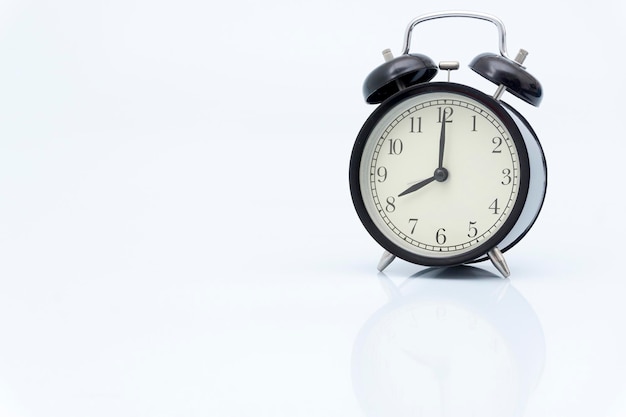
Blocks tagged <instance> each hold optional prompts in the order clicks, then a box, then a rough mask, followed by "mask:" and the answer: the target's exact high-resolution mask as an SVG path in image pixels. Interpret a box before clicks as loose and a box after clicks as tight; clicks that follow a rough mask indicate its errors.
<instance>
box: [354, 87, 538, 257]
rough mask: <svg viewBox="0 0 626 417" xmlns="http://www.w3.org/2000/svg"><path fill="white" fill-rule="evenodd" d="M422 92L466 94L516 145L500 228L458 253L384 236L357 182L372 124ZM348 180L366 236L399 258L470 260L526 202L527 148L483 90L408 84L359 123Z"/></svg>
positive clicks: (497, 238)
mask: <svg viewBox="0 0 626 417" xmlns="http://www.w3.org/2000/svg"><path fill="white" fill-rule="evenodd" d="M426 93H453V94H458V95H461V96H466V97H469V98H471V99H473V100H476V101H478V102H479V103H480V104H481V105H483V106H485V107H486V108H488V109H489V110H491V111H492V112H493V113H494V114H495V115H496V116H497V117H498V119H499V120H500V122H502V123H503V124H504V126H505V127H506V128H507V129H508V131H509V133H510V134H511V139H512V140H513V143H515V147H516V148H517V153H518V158H519V165H520V178H519V181H520V185H519V189H518V197H517V199H516V200H515V203H514V205H513V208H512V209H511V213H510V214H509V216H508V218H507V219H506V220H505V221H504V224H503V225H502V226H501V227H500V229H499V230H498V231H496V233H494V234H493V236H491V237H489V238H488V239H486V240H485V241H483V242H481V243H479V244H478V245H477V246H476V247H475V248H474V249H472V250H470V251H468V252H465V253H462V254H457V255H451V256H444V257H429V256H424V255H419V254H416V253H414V252H410V251H408V250H406V249H404V248H402V247H400V246H399V245H397V244H395V243H394V242H393V241H392V240H391V239H389V238H388V237H387V236H385V235H384V234H383V232H382V231H381V230H380V229H379V228H378V227H377V226H376V224H375V223H374V221H373V219H372V218H371V216H370V215H369V212H368V211H367V208H366V207H365V202H364V200H363V195H362V192H361V183H360V170H361V161H362V157H363V151H364V148H365V145H366V143H367V139H368V138H369V137H370V135H371V133H372V131H373V130H374V128H375V127H376V125H377V124H378V123H379V122H380V120H381V119H382V118H383V117H384V116H385V115H386V114H387V113H388V112H389V110H391V109H392V108H394V107H395V106H396V105H398V104H400V103H401V102H403V101H405V100H408V99H410V98H412V97H415V96H419V95H422V94H426ZM349 183H350V194H351V196H352V203H353V205H354V207H355V209H356V211H357V214H358V216H359V219H360V220H361V223H362V224H363V226H364V227H365V229H366V230H367V231H368V233H369V234H370V236H372V238H373V239H374V240H375V241H376V242H378V244H379V245H381V246H382V247H383V248H384V249H385V250H387V251H388V252H390V253H392V254H393V255H395V256H397V257H399V258H401V259H404V260H405V261H408V262H411V263H414V264H419V265H424V266H452V265H460V264H463V263H468V262H472V261H475V260H477V259H478V258H480V257H482V256H484V255H485V254H486V253H487V252H488V251H489V250H491V249H493V248H494V247H495V246H497V245H498V244H499V243H500V242H501V241H502V240H503V239H504V238H505V237H506V236H507V235H508V234H509V232H510V231H511V230H512V229H513V227H514V226H515V224H516V223H517V221H518V219H519V217H520V215H521V214H522V210H523V208H524V206H525V204H526V198H527V195H528V190H529V183H530V161H529V158H528V150H527V148H526V143H525V142H524V138H523V136H522V133H521V131H520V129H519V128H518V126H517V123H516V122H515V120H514V119H513V118H512V117H511V116H510V115H509V113H508V112H507V111H506V110H505V108H504V107H503V106H502V104H500V103H499V102H498V101H496V100H495V99H493V98H492V97H490V96H488V95H487V94H485V93H483V92H481V91H479V90H476V89H475V88H473V87H470V86H467V85H463V84H457V83H451V82H433V83H428V84H419V85H415V86H411V87H408V88H406V89H404V90H402V91H399V92H398V93H396V94H394V95H393V96H391V97H389V98H388V99H387V100H385V101H383V102H382V103H381V104H380V105H379V106H378V107H377V108H376V109H374V111H373V112H372V114H371V115H370V116H369V117H368V119H367V120H366V121H365V123H364V124H363V127H362V128H361V130H360V131H359V134H358V135H357V138H356V141H355V143H354V147H353V148H352V154H351V157H350V167H349ZM515 243H517V242H515ZM512 246H513V245H511V246H509V247H507V249H509V248H510V247H512Z"/></svg>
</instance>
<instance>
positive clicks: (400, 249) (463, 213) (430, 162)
mask: <svg viewBox="0 0 626 417" xmlns="http://www.w3.org/2000/svg"><path fill="white" fill-rule="evenodd" d="M449 17H464V18H473V19H480V20H485V21H488V22H491V23H493V24H494V25H495V26H496V27H497V29H498V34H499V49H500V51H499V54H496V53H483V54H480V55H478V56H477V57H476V58H474V59H473V60H472V61H471V62H470V64H469V67H470V68H471V69H472V70H473V71H474V72H476V73H478V74H479V75H481V76H483V77H484V78H486V79H488V80H489V81H491V82H493V83H494V84H496V85H497V89H496V91H495V93H493V94H491V95H489V94H486V93H484V92H482V91H479V90H477V89H475V88H472V87H470V86H467V85H462V84H457V83H453V82H450V81H449V77H450V71H452V70H456V69H458V68H459V64H458V62H454V61H447V62H441V63H439V65H436V64H435V63H434V62H433V61H432V60H431V59H430V58H429V57H427V56H425V55H423V54H417V53H410V52H409V49H410V43H411V35H412V31H413V29H414V27H415V26H416V25H418V24H419V23H422V22H425V21H428V20H432V19H440V18H449ZM383 55H384V57H385V61H386V62H385V63H384V64H382V65H381V66H379V67H378V68H376V69H375V70H374V71H372V73H370V75H369V76H368V77H367V78H366V80H365V83H364V85H363V94H364V97H365V100H366V102H367V103H370V104H379V105H378V107H377V108H376V109H375V110H374V112H373V113H372V114H371V116H370V117H369V118H368V119H367V121H366V122H365V124H364V125H363V127H362V128H361V130H360V132H359V134H358V136H357V138H356V142H355V144H354V147H353V150H352V156H351V159H350V172H349V180H350V191H351V195H352V201H353V203H354V207H355V209H356V212H357V214H358V216H359V218H360V220H361V222H362V223H363V225H364V226H365V229H366V230H367V231H368V232H369V234H370V235H371V236H372V237H373V238H374V239H375V240H376V241H377V242H378V243H379V244H380V245H381V246H382V247H383V248H384V250H385V251H384V253H383V257H382V258H381V260H380V262H379V264H378V269H379V270H380V271H382V270H383V269H384V268H386V267H387V266H388V265H389V264H390V263H391V262H392V261H393V260H394V259H395V258H396V257H399V258H402V259H404V260H406V261H408V262H412V263H415V264H419V265H425V266H453V265H460V264H466V263H472V262H479V261H483V260H486V259H487V258H489V259H491V261H492V262H493V263H494V265H495V267H496V268H497V269H498V271H500V273H501V274H502V275H504V276H505V277H506V276H509V274H510V271H509V268H508V266H507V264H506V261H505V260H504V257H503V253H504V252H506V251H507V250H509V249H511V248H512V247H513V246H515V244H516V243H518V242H519V241H520V240H521V239H522V238H523V237H524V235H525V234H526V233H527V232H528V231H529V230H530V228H531V226H532V225H533V223H534V222H535V220H536V218H537V216H538V215H539V212H540V210H541V207H542V205H543V201H544V198H545V194H546V186H547V167H546V161H545V156H544V153H543V150H542V148H541V144H540V143H539V139H538V138H537V135H536V134H535V132H534V131H533V129H532V127H531V126H530V124H529V123H528V122H527V121H526V119H524V117H523V116H522V115H521V114H520V113H519V112H518V111H517V110H515V109H514V108H513V107H512V106H510V105H509V104H507V103H505V102H503V101H502V100H501V97H502V95H503V94H504V93H505V92H507V91H508V92H509V93H511V94H512V95H514V96H516V97H517V98H519V99H521V100H522V101H524V102H526V103H528V104H531V105H533V106H538V105H539V103H540V102H541V99H542V87H541V84H540V83H539V81H537V79H536V78H535V77H534V76H532V75H531V74H530V73H528V72H527V71H526V68H525V67H524V66H522V63H523V61H524V59H525V57H526V55H527V52H526V51H524V50H520V52H519V53H518V54H517V56H516V57H515V58H514V59H512V58H510V57H509V56H508V54H507V50H506V32H505V28H504V25H503V23H502V21H500V19H498V18H497V17H495V16H491V15H488V14H483V13H476V12H441V13H432V14H427V15H423V16H420V17H417V18H416V19H414V20H413V21H411V22H410V23H409V25H408V27H407V29H406V33H405V38H404V49H403V52H402V54H401V55H400V56H398V57H395V58H394V57H393V56H392V54H391V52H390V51H389V50H385V51H383ZM439 69H441V70H445V71H448V81H447V82H431V80H432V79H433V77H435V75H436V74H437V72H438V70H439Z"/></svg>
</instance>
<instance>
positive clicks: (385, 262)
mask: <svg viewBox="0 0 626 417" xmlns="http://www.w3.org/2000/svg"><path fill="white" fill-rule="evenodd" d="M394 259H396V255H393V254H391V253H389V252H387V251H384V252H383V256H381V257H380V261H378V267H377V268H378V270H379V271H380V272H382V271H383V269H385V268H387V267H388V266H389V264H390V263H392V262H393V260H394Z"/></svg>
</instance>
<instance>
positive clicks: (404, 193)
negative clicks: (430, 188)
mask: <svg viewBox="0 0 626 417" xmlns="http://www.w3.org/2000/svg"><path fill="white" fill-rule="evenodd" d="M433 181H435V176H434V175H433V176H432V177H430V178H427V179H425V180H424V181H420V182H418V183H417V184H413V185H411V186H410V187H409V188H407V189H406V190H404V191H402V192H401V193H400V194H398V197H402V196H403V195H406V194H409V193H412V192H413V191H417V190H419V189H420V188H422V187H423V186H425V185H428V184H430V183H431V182H433Z"/></svg>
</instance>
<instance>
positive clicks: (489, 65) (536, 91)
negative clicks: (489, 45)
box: [469, 53, 543, 106]
mask: <svg viewBox="0 0 626 417" xmlns="http://www.w3.org/2000/svg"><path fill="white" fill-rule="evenodd" d="M469 67H470V68H471V69H472V70H474V71H475V72H477V73H478V74H480V75H482V76H483V77H485V78H486V79H488V80H489V81H491V82H492V83H494V84H496V85H504V86H505V87H506V89H507V91H509V92H511V93H512V94H513V95H515V96H517V97H519V98H521V99H522V100H524V101H525V102H527V103H529V104H532V105H533V106H539V103H541V99H542V98H543V96H542V95H543V90H542V88H541V84H540V83H539V81H537V79H536V78H535V77H534V76H532V75H531V74H530V73H529V72H527V71H526V70H525V69H524V67H522V66H521V65H520V64H518V63H516V62H514V61H511V60H510V59H507V58H505V57H503V56H502V55H496V54H492V53H484V54H481V55H478V56H477V57H476V58H474V59H473V60H472V62H470V64H469Z"/></svg>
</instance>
